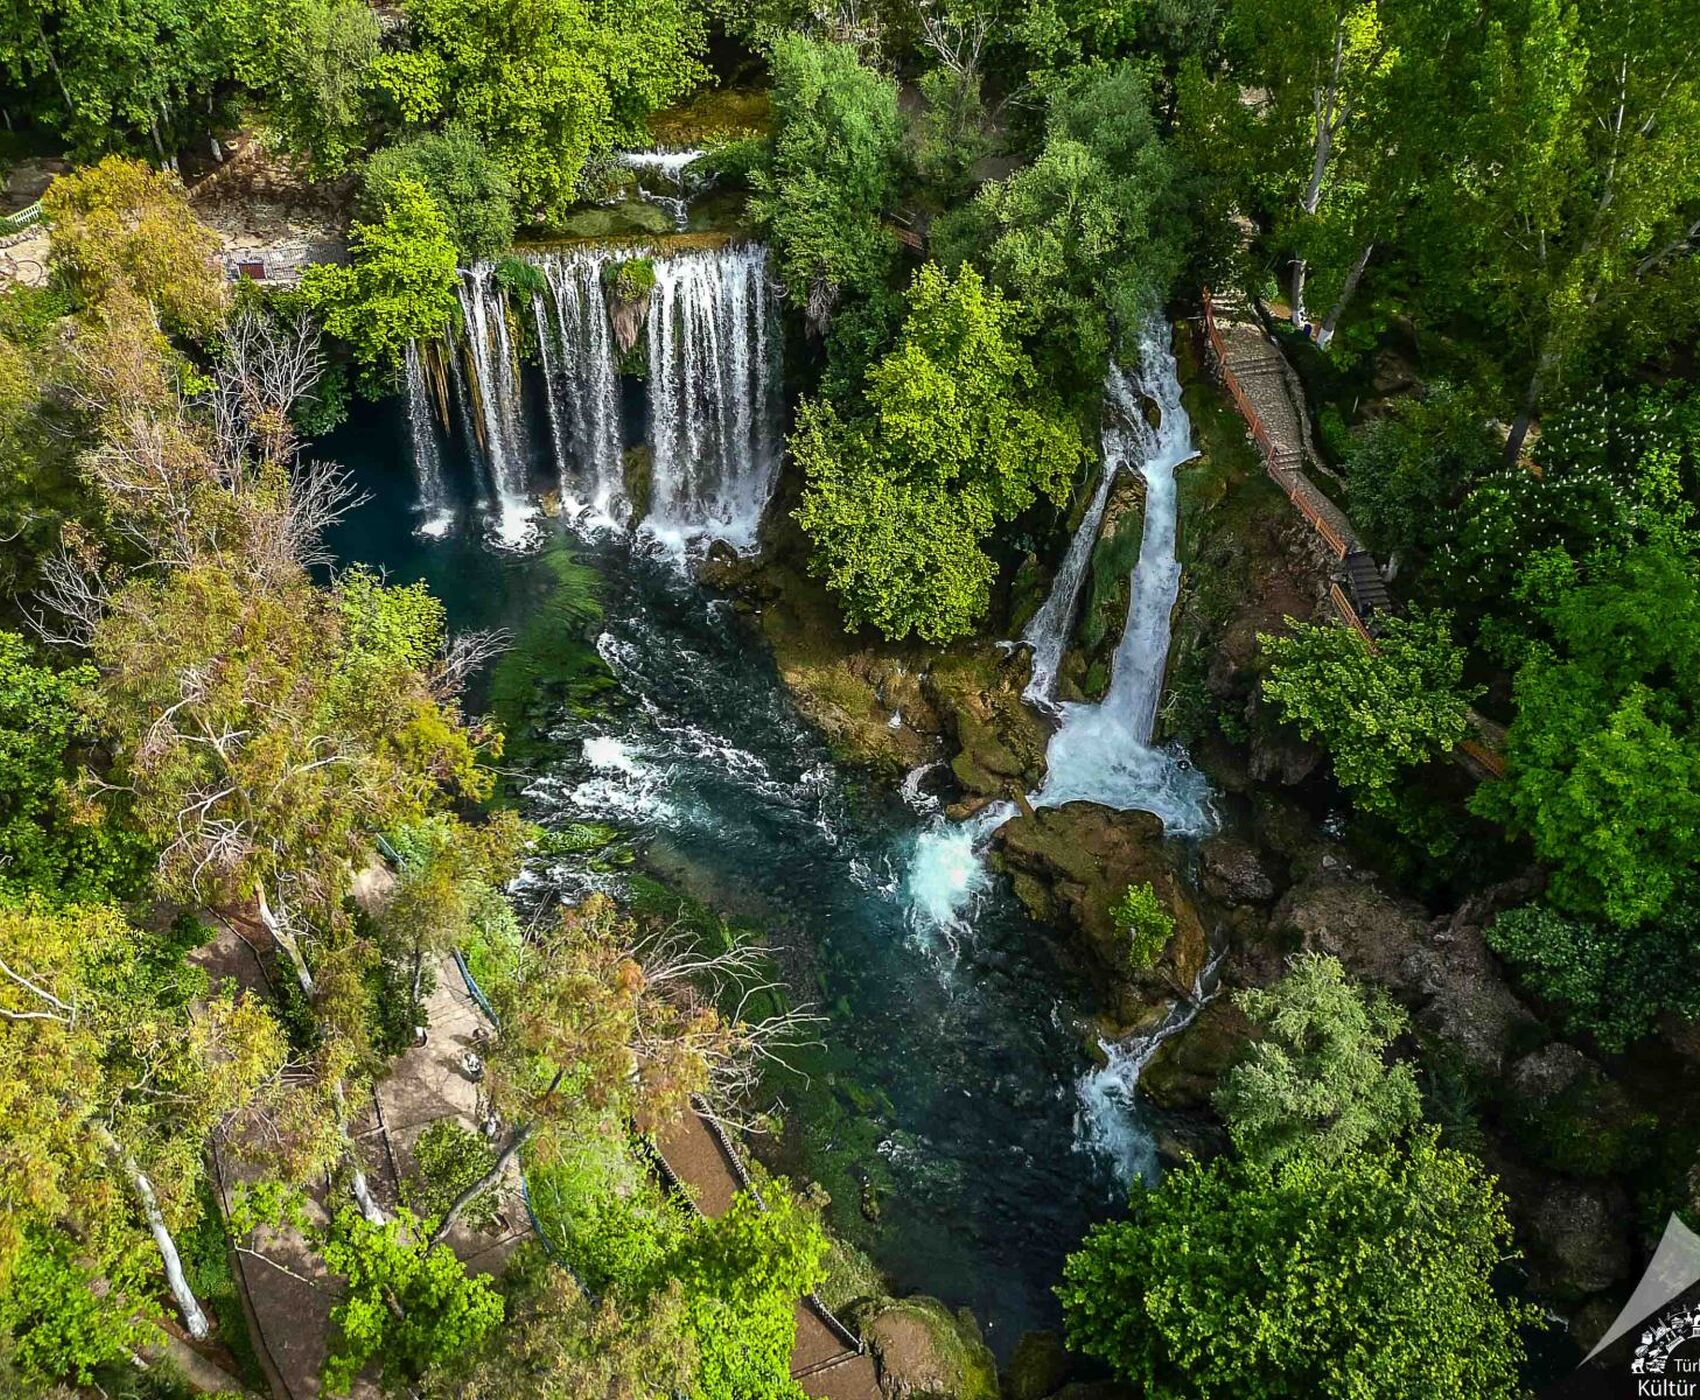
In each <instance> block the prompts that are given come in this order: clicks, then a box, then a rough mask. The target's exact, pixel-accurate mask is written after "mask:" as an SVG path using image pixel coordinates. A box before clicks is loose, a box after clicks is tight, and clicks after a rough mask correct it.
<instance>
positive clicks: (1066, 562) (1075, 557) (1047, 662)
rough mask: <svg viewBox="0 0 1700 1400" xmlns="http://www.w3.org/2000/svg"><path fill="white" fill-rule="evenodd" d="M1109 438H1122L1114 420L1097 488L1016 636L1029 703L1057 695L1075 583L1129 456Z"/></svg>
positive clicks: (1071, 620)
mask: <svg viewBox="0 0 1700 1400" xmlns="http://www.w3.org/2000/svg"><path fill="white" fill-rule="evenodd" d="M1112 434H1114V435H1116V436H1117V437H1118V438H1119V437H1121V436H1125V430H1124V429H1123V428H1122V427H1121V426H1120V424H1119V422H1118V423H1115V424H1112V425H1110V426H1106V428H1105V429H1104V470H1103V471H1102V472H1100V473H1099V475H1098V486H1097V489H1096V490H1094V491H1093V493H1092V499H1091V501H1090V502H1088V503H1087V506H1086V514H1085V516H1084V517H1083V518H1082V520H1081V522H1080V528H1079V529H1078V530H1076V531H1075V532H1074V538H1073V539H1072V540H1070V541H1069V542H1068V552H1067V553H1066V554H1064V555H1063V561H1062V565H1061V567H1059V568H1058V569H1057V576H1056V579H1055V580H1054V581H1053V582H1052V584H1051V591H1050V594H1049V596H1047V597H1046V599H1045V602H1044V606H1042V607H1041V608H1040V609H1039V611H1038V612H1036V613H1034V614H1033V620H1032V621H1031V622H1029V623H1028V624H1027V630H1026V631H1025V632H1023V633H1022V634H1021V640H1022V641H1024V642H1026V643H1027V645H1028V646H1029V647H1030V648H1031V649H1032V652H1033V674H1032V676H1031V677H1030V678H1029V680H1028V682H1027V688H1026V689H1025V690H1024V691H1022V692H1021V698H1022V699H1023V700H1026V701H1027V702H1028V704H1030V705H1043V706H1046V707H1049V706H1050V703H1051V702H1052V701H1053V700H1054V699H1055V698H1056V694H1057V670H1058V668H1059V667H1060V666H1061V665H1062V659H1063V653H1064V652H1066V651H1067V650H1068V641H1069V637H1070V636H1072V635H1073V633H1074V615H1075V612H1076V610H1077V608H1078V607H1079V604H1080V585H1081V583H1082V581H1084V579H1085V578H1086V565H1087V564H1088V563H1089V562H1090V561H1091V559H1092V547H1093V545H1095V544H1096V543H1097V542H1098V528H1099V526H1101V525H1102V524H1103V523H1104V509H1105V507H1106V506H1108V505H1109V503H1110V488H1111V487H1112V486H1113V485H1114V484H1115V480H1116V477H1117V476H1119V475H1120V474H1121V468H1122V467H1123V465H1124V464H1125V463H1126V462H1127V461H1128V460H1129V456H1130V454H1129V453H1127V452H1125V451H1122V450H1119V449H1118V450H1115V451H1112V450H1111V446H1110V439H1111V436H1112Z"/></svg>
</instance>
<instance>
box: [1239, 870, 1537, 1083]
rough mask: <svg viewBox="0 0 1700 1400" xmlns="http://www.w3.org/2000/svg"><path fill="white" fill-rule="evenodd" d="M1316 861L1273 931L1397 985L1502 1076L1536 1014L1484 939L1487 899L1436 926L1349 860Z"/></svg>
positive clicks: (1400, 995)
mask: <svg viewBox="0 0 1700 1400" xmlns="http://www.w3.org/2000/svg"><path fill="white" fill-rule="evenodd" d="M1330 860H1331V863H1330ZM1316 864H1317V867H1318V869H1317V870H1316V871H1315V873H1313V874H1311V875H1309V876H1308V877H1307V878H1306V879H1305V880H1303V881H1302V882H1301V883H1300V884H1298V885H1295V886H1294V887H1293V888H1292V889H1291V890H1289V891H1288V892H1287V894H1286V896H1285V897H1284V898H1283V899H1282V900H1281V902H1280V903H1279V904H1278V905H1277V906H1276V908H1275V912H1274V915H1273V916H1272V918H1271V926H1272V928H1273V929H1274V930H1275V931H1277V932H1286V933H1288V934H1296V935H1297V936H1298V937H1299V938H1300V940H1301V941H1302V946H1303V947H1304V948H1305V949H1306V950H1307V951H1310V952H1318V953H1329V954H1332V955H1333V956H1334V957H1337V958H1339V959H1340V961H1341V963H1343V964H1344V965H1345V967H1346V969H1347V971H1348V972H1350V973H1351V974H1352V975H1353V976H1354V977H1357V978H1359V979H1361V980H1364V981H1369V982H1375V983H1379V984H1380V985H1381V986H1384V987H1386V988H1388V990H1389V991H1391V992H1392V994H1393V995H1394V996H1395V997H1396V998H1397V999H1398V1000H1399V1001H1401V1002H1403V1003H1404V1004H1405V1005H1406V1006H1407V1007H1409V1008H1410V1009H1411V1011H1412V1012H1413V1014H1414V1016H1415V1018H1416V1020H1417V1022H1418V1024H1419V1025H1421V1026H1424V1027H1426V1028H1427V1029H1429V1030H1431V1031H1433V1032H1434V1033H1435V1034H1437V1035H1439V1036H1441V1037H1442V1038H1443V1039H1445V1040H1446V1041H1447V1042H1448V1043H1449V1044H1450V1045H1452V1046H1453V1047H1454V1048H1455V1049H1457V1051H1458V1052H1459V1053H1460V1055H1461V1056H1462V1057H1463V1060H1464V1062H1465V1064H1466V1065H1468V1066H1469V1067H1470V1068H1472V1069H1474V1070H1478V1071H1481V1072H1484V1073H1488V1074H1498V1073H1499V1072H1500V1070H1501V1069H1502V1068H1503V1065H1504V1060H1505V1055H1506V1051H1507V1048H1508V1046H1509V1045H1510V1043H1511V1040H1512V1037H1513V1034H1514V1033H1515V1032H1516V1030H1517V1029H1518V1028H1519V1027H1520V1026H1532V1025H1533V1024H1534V1020H1535V1018H1534V1017H1533V1016H1532V1015H1531V1014H1530V1012H1529V1010H1528V1008H1527V1007H1525V1006H1524V1005H1523V1004H1522V1002H1520V1001H1519V1000H1518V999H1517V998H1516V997H1515V996H1514V995H1513V994H1512V992H1511V990H1510V988H1509V987H1507V986H1506V985H1505V983H1504V981H1503V980H1502V979H1501V977H1500V974H1499V969H1498V967H1497V965H1496V964H1495V963H1494V961H1493V958H1492V955H1491V954H1490V953H1489V952H1488V949H1487V945H1486V944H1485V943H1484V942H1483V941H1482V936H1481V924H1482V919H1481V917H1480V907H1481V906H1479V905H1478V902H1477V901H1471V902H1470V903H1468V904H1466V905H1465V906H1464V907H1463V908H1461V909H1460V910H1459V911H1458V913H1457V914H1455V915H1453V916H1452V917H1451V918H1449V919H1439V920H1435V921H1433V922H1432V923H1431V922H1430V920H1429V919H1428V918H1427V916H1426V915H1425V914H1424V913H1423V911H1422V909H1421V908H1420V907H1418V906H1417V905H1416V904H1414V903H1412V902H1411V901H1409V900H1404V899H1396V898H1394V897H1392V896H1390V895H1388V894H1387V893H1386V892H1384V891H1383V890H1382V889H1381V888H1380V886H1379V885H1377V884H1376V883H1375V882H1374V881H1373V880H1370V879H1368V878H1366V877H1364V876H1363V875H1360V874H1358V873H1357V872H1355V871H1353V870H1352V869H1351V867H1350V865H1349V864H1348V863H1347V862H1346V860H1345V858H1344V857H1343V856H1339V855H1335V856H1333V857H1332V858H1330V856H1329V855H1328V854H1327V853H1324V854H1323V855H1321V856H1319V858H1318V860H1317V862H1316Z"/></svg>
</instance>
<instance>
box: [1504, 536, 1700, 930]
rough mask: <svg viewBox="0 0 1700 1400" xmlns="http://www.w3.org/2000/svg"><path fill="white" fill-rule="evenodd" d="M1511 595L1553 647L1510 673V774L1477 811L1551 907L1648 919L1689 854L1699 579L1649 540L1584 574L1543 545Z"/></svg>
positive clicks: (1696, 805)
mask: <svg viewBox="0 0 1700 1400" xmlns="http://www.w3.org/2000/svg"><path fill="white" fill-rule="evenodd" d="M1522 596H1523V598H1524V599H1525V600H1526V601H1527V602H1528V603H1529V604H1530V606H1531V608H1532V610H1533V611H1534V613H1535V614H1536V616H1537V617H1538V618H1539V619H1540V620H1541V622H1542V623H1544V625H1545V627H1546V628H1547V629H1548V631H1549V632H1550V635H1551V638H1552V642H1551V644H1550V645H1538V646H1536V647H1534V648H1533V649H1532V650H1531V651H1530V653H1529V655H1528V659H1527V660H1526V661H1525V662H1524V663H1523V665H1522V667H1521V668H1520V669H1519V670H1518V672H1517V677H1516V682H1515V686H1514V691H1515V695H1516V701H1517V715H1516V718H1515V720H1514V721H1513V723H1512V725H1511V728H1510V731H1509V733H1508V734H1507V736H1506V742H1505V758H1506V778H1505V780H1504V781H1503V782H1499V783H1495V784H1493V785H1491V786H1489V787H1486V788H1483V789H1481V790H1480V791H1479V792H1478V793H1477V795H1476V797H1475V799H1474V802H1473V804H1472V805H1473V806H1474V808H1475V810H1477V811H1478V812H1480V813H1481V814H1482V815H1484V816H1488V817H1492V818H1495V819H1497V820H1499V821H1502V822H1504V823H1505V824H1506V826H1507V827H1508V828H1509V829H1510V830H1511V831H1512V832H1513V833H1517V834H1526V835H1528V837H1529V838H1530V840H1531V841H1532V842H1533V844H1534V848H1535V853H1536V854H1537V855H1538V856H1540V857H1541V859H1542V860H1544V861H1546V862H1548V863H1549V864H1550V865H1551V866H1552V872H1553V873H1552V880H1551V884H1550V887H1549V890H1548V897H1549V899H1550V901H1551V902H1552V903H1553V904H1554V905H1555V906H1556V907H1557V908H1559V909H1560V910H1563V911H1564V912H1566V913H1568V914H1572V915H1575V916H1578V917H1581V918H1593V919H1604V920H1605V921H1606V922H1608V923H1611V924H1613V925H1615V926H1617V927H1618V928H1623V929H1628V928H1633V927H1635V926H1637V925H1641V924H1648V923H1653V922H1655V921H1657V920H1659V919H1660V918H1661V917H1663V916H1664V914H1665V912H1666V910H1667V909H1668V908H1669V907H1670V906H1671V905H1672V902H1673V900H1674V899H1675V898H1676V897H1677V895H1678V894H1679V892H1681V891H1682V890H1684V889H1685V888H1692V887H1693V881H1694V876H1695V869H1696V861H1697V859H1700V847H1697V845H1696V842H1695V832H1696V831H1700V569H1697V567H1696V565H1695V562H1694V560H1693V558H1691V557H1690V556H1687V555H1685V554H1682V553H1679V552H1677V551H1676V550H1675V549H1672V548H1670V547H1668V546H1665V545H1660V544H1649V545H1645V546H1642V547H1638V548H1634V549H1631V550H1629V551H1627V552H1625V553H1622V554H1615V555H1614V554H1601V555H1599V556H1596V557H1595V558H1594V559H1592V560H1591V561H1590V562H1589V563H1588V564H1587V565H1586V566H1585V567H1582V568H1579V567H1578V566H1577V565H1576V564H1575V563H1574V561H1572V560H1571V559H1570V558H1569V556H1568V555H1565V554H1563V553H1562V552H1559V551H1553V552H1550V553H1548V554H1545V555H1538V556H1536V557H1535V558H1534V559H1532V560H1530V561H1529V564H1528V566H1527V568H1526V569H1525V575H1524V584H1523V592H1522Z"/></svg>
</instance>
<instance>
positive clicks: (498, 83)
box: [373, 0, 704, 214]
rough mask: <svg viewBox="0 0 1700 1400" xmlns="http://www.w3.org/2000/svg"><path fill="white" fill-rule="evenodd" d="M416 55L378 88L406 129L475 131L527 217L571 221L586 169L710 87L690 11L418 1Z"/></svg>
mask: <svg viewBox="0 0 1700 1400" xmlns="http://www.w3.org/2000/svg"><path fill="white" fill-rule="evenodd" d="M407 15H408V23H409V30H410V33H411V35H412V37H413V40H414V47H412V48H409V49H398V50H395V51H393V52H386V53H384V54H381V55H380V56H379V58H378V59H377V61H376V62H375V63H374V64H373V78H374V82H375V84H376V85H377V87H378V88H379V89H381V90H382V91H383V92H384V94H385V95H386V97H387V99H388V101H389V103H390V105H391V107H392V108H393V110H394V112H395V114H396V115H397V116H398V117H399V118H400V119H401V121H402V123H403V124H404V126H406V127H409V128H420V127H429V126H434V125H437V124H439V123H444V124H455V123H460V124H464V125H465V126H466V127H467V128H469V129H470V130H471V131H473V132H475V133H476V134H477V135H478V137H479V138H480V139H481V140H482V141H483V142H484V144H485V146H486V147H487V148H488V150H489V152H490V154H491V155H492V156H493V157H494V158H495V159H496V161H497V162H498V163H499V164H500V165H501V166H502V168H503V169H504V170H505V171H506V172H507V175H508V178H509V179H510V180H511V181H512V182H513V188H514V192H515V196H516V199H517V200H518V202H519V204H520V205H521V207H522V208H524V209H526V210H541V211H543V212H545V213H551V214H553V213H559V212H560V211H561V210H562V209H563V208H564V207H565V205H566V204H567V203H568V202H569V201H570V200H571V199H572V197H573V194H574V191H575V189H576V187H577V185H578V184H579V180H580V177H581V175H582V174H583V172H584V169H585V164H586V162H587V161H588V160H589V159H590V158H591V157H592V156H594V155H596V154H599V153H602V152H606V151H608V150H610V149H611V148H612V147H613V146H614V145H615V144H616V143H619V142H630V143H633V144H638V143H641V142H642V141H643V140H644V130H643V122H644V118H645V117H647V116H648V115H649V114H650V113H651V112H653V111H655V110H657V109H658V108H661V107H664V106H666V105H667V104H668V103H669V102H673V101H676V100H677V99H678V98H680V97H683V96H684V95H685V94H686V93H688V92H689V91H690V90H691V89H692V88H693V87H695V86H696V84H697V83H698V82H699V81H701V79H702V78H703V76H704V69H703V67H702V64H701V62H700V60H699V57H698V56H699V54H700V53H701V51H702V48H703V42H704V33H703V24H702V19H701V17H700V15H699V14H698V13H697V12H696V11H695V10H694V9H692V8H690V7H688V6H686V5H685V4H683V3H680V0H606V3H602V4H598V5H596V6H594V7H591V6H587V5H585V4H583V3H581V0H411V3H409V4H408V6H407Z"/></svg>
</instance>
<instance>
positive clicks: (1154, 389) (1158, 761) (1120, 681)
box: [1032, 322, 1210, 836]
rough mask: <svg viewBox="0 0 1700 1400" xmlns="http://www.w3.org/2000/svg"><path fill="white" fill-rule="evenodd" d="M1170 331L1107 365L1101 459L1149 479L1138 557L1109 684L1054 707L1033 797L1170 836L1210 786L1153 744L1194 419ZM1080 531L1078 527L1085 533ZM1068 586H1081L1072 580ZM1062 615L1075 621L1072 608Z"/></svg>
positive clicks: (1203, 823)
mask: <svg viewBox="0 0 1700 1400" xmlns="http://www.w3.org/2000/svg"><path fill="white" fill-rule="evenodd" d="M1168 329H1169V328H1168V326H1167V325H1165V324H1163V323H1161V322H1159V323H1157V325H1156V326H1155V328H1154V329H1153V330H1152V331H1150V332H1148V333H1147V334H1146V335H1145V336H1144V337H1142V339H1141V343H1140V367H1139V371H1138V374H1137V376H1130V375H1129V374H1128V373H1127V372H1125V371H1124V370H1122V369H1121V368H1120V367H1119V366H1114V367H1112V368H1111V370H1110V376H1109V380H1108V382H1107V384H1106V388H1105V392H1106V395H1107V397H1108V399H1109V402H1110V406H1111V412H1110V415H1109V423H1108V426H1106V428H1105V430H1104V459H1105V462H1106V464H1109V463H1121V462H1126V463H1128V464H1129V465H1137V467H1138V470H1139V471H1140V473H1141V474H1142V475H1143V476H1144V478H1145V524H1144V530H1143V534H1142V535H1141V538H1140V544H1139V562H1138V563H1137V564H1136V565H1135V566H1134V571H1133V580H1132V584H1131V588H1130V592H1129V596H1128V612H1127V625H1126V627H1125V629H1124V630H1123V632H1122V637H1121V641H1120V642H1119V643H1117V645H1116V652H1115V657H1114V659H1113V661H1112V662H1111V668H1110V688H1109V691H1108V693H1107V694H1106V695H1105V696H1104V699H1103V701H1102V702H1101V703H1099V704H1096V705H1093V704H1086V703H1080V702H1075V703H1065V704H1063V705H1061V706H1060V707H1059V708H1060V711H1061V714H1062V724H1061V727H1060V728H1059V729H1058V730H1057V732H1056V733H1055V734H1054V735H1053V736H1052V737H1051V743H1050V747H1049V749H1048V750H1047V751H1046V755H1045V781H1044V784H1043V785H1042V786H1041V787H1040V789H1039V791H1038V792H1036V793H1034V794H1033V798H1032V800H1033V804H1034V806H1036V807H1060V806H1062V805H1063V803H1065V802H1097V803H1100V804H1102V805H1103V806H1105V807H1115V808H1118V809H1121V810H1127V809H1136V810H1139V811H1145V812H1154V813H1156V815H1157V816H1159V817H1161V818H1162V819H1163V825H1164V827H1165V829H1167V830H1168V831H1169V832H1170V833H1171V834H1174V835H1182V836H1195V835H1198V834H1200V833H1202V832H1203V831H1205V830H1206V829H1207V828H1208V826H1209V824H1210V788H1209V784H1208V783H1207V782H1206V781H1205V779H1204V775H1203V774H1201V773H1200V772H1198V770H1197V769H1195V768H1193V767H1192V766H1191V765H1190V764H1189V763H1188V762H1187V761H1186V759H1185V756H1184V754H1182V753H1180V752H1179V750H1177V749H1172V748H1159V747H1153V746H1152V744H1151V731H1152V729H1153V727H1154V726H1155V724H1156V721H1157V702H1158V700H1159V699H1160V698H1161V696H1162V692H1163V675H1164V667H1165V665H1166V664H1167V662H1168V657H1169V618H1170V614H1171V613H1172V612H1173V610H1174V606H1175V598H1176V596H1177V595H1178V593H1179V591H1180V582H1181V566H1180V562H1179V560H1177V559H1176V557H1175V519H1176V500H1175V497H1176V484H1175V471H1176V468H1178V467H1179V466H1180V464H1181V463H1182V462H1185V461H1187V460H1189V459H1190V458H1191V457H1192V456H1193V455H1194V453H1193V446H1192V424H1191V423H1190V422H1189V421H1188V419H1187V416H1186V409H1185V408H1183V407H1182V406H1181V383H1180V376H1179V374H1178V373H1177V371H1176V367H1175V357H1174V355H1173V353H1172V352H1171V351H1170V349H1169V344H1168V339H1167V336H1168ZM1141 394H1145V395H1149V397H1150V398H1151V399H1152V400H1154V401H1155V403H1156V405H1157V408H1158V412H1159V414H1160V418H1159V422H1158V425H1157V427H1156V428H1152V427H1150V426H1149V425H1148V424H1147V423H1146V421H1145V418H1144V415H1143V413H1142V412H1141V406H1140V401H1139V400H1140V395H1141ZM1108 472H1109V467H1108V465H1106V474H1108ZM1100 514H1101V513H1100ZM1085 531H1086V526H1085V525H1082V527H1081V533H1082V534H1084V533H1085ZM1093 533H1094V535H1095V534H1096V528H1095V527H1094V531H1093ZM1077 543H1078V541H1077ZM1072 548H1073V547H1072V546H1071V552H1072ZM1088 552H1090V547H1088ZM1059 581H1060V580H1059ZM1072 586H1073V587H1075V588H1077V589H1078V587H1079V583H1078V580H1076V581H1075V582H1074V584H1073V585H1072ZM1070 613H1071V614H1072V609H1070ZM1066 623H1069V624H1071V623H1072V615H1071V616H1070V617H1069V618H1068V619H1067V620H1066ZM1059 654H1060V652H1059ZM1053 674H1054V673H1053Z"/></svg>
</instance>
